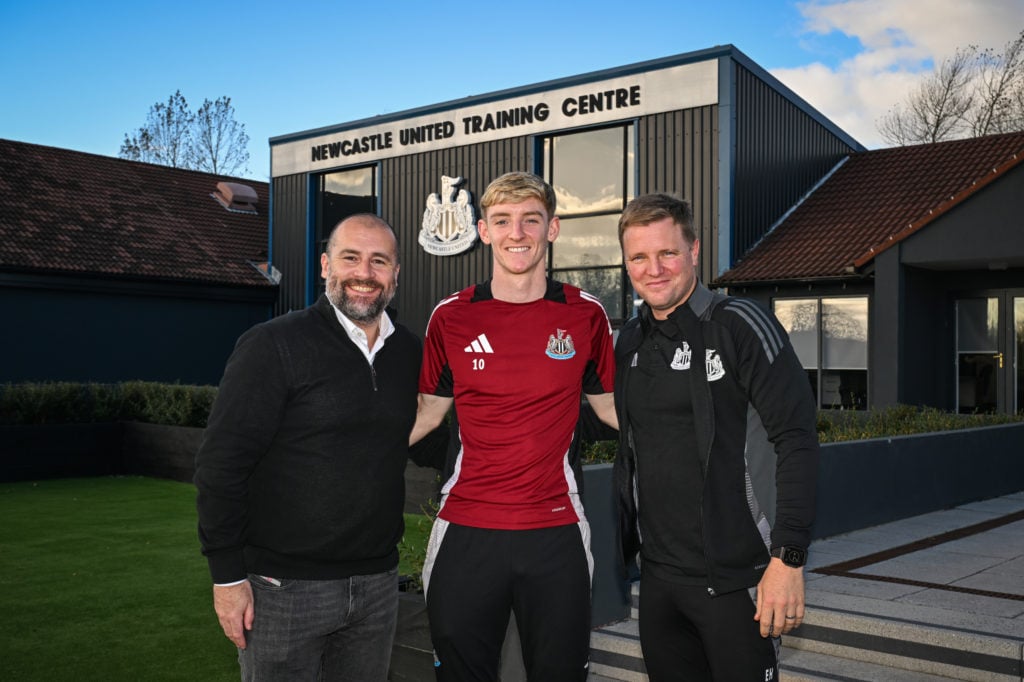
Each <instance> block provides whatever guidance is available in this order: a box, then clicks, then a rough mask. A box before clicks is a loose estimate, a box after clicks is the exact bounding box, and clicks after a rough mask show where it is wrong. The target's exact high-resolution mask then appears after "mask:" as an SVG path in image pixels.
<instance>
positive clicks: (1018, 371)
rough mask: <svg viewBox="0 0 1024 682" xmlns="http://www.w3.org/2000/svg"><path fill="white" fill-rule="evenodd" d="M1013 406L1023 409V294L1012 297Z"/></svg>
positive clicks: (1018, 410)
mask: <svg viewBox="0 0 1024 682" xmlns="http://www.w3.org/2000/svg"><path fill="white" fill-rule="evenodd" d="M1012 376H1013V406H1012V407H1011V410H1012V411H1013V412H1015V413H1020V412H1021V411H1024V296H1022V297H1016V298H1014V299H1013V372H1012Z"/></svg>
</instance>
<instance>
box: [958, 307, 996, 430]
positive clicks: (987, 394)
mask: <svg viewBox="0 0 1024 682" xmlns="http://www.w3.org/2000/svg"><path fill="white" fill-rule="evenodd" d="M999 336H1000V334H999V298H997V297H987V298H961V299H959V300H958V301H957V302H956V355H957V360H956V365H957V384H956V385H957V411H958V412H960V413H962V414H974V413H993V412H1000V411H1003V410H1004V409H1005V408H1004V406H1003V405H1002V404H1001V403H1002V402H1003V401H1002V400H1001V398H1002V391H1001V390H1000V386H1001V382H1002V379H1001V377H1002V375H1003V368H1004V366H1005V358H1004V357H1003V353H1002V352H1000V350H999Z"/></svg>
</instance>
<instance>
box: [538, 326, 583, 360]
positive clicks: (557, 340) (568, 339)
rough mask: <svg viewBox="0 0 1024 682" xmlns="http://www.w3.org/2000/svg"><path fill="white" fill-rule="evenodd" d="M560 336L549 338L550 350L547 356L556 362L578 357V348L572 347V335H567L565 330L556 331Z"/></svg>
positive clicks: (548, 349) (547, 351)
mask: <svg viewBox="0 0 1024 682" xmlns="http://www.w3.org/2000/svg"><path fill="white" fill-rule="evenodd" d="M555 332H556V333H557V334H558V336H557V337H556V336H555V335H554V334H551V335H550V336H548V348H547V350H546V351H544V353H545V355H547V356H548V357H549V358H554V359H555V360H568V359H569V358H571V357H572V356H574V355H576V348H575V347H574V346H573V345H572V334H566V333H565V330H564V329H556V330H555Z"/></svg>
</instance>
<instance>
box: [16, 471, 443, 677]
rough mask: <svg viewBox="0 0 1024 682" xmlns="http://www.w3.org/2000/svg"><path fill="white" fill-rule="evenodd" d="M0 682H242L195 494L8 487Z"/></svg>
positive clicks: (409, 524) (157, 486) (72, 484)
mask: <svg viewBox="0 0 1024 682" xmlns="http://www.w3.org/2000/svg"><path fill="white" fill-rule="evenodd" d="M422 518H423V517H418V516H415V515H406V537H405V540H404V541H403V543H402V544H403V550H404V551H403V554H404V555H405V556H403V564H404V565H403V566H402V567H401V568H400V570H401V571H402V573H403V574H404V573H407V572H410V571H412V570H415V565H416V564H417V562H418V560H417V559H416V557H415V554H416V553H417V550H419V549H422V548H423V547H425V546H426V540H427V535H428V534H429V531H430V524H429V520H426V521H424V520H422ZM410 554H411V556H410ZM0 679H2V680H74V681H75V682H81V681H84V680H204V681H206V680H210V681H216V680H237V679H238V664H237V662H236V653H235V648H234V646H233V645H232V644H231V643H230V642H229V641H228V640H227V638H225V637H224V634H223V633H222V632H221V629H220V626H219V624H218V623H217V617H216V615H215V614H214V612H213V604H212V597H211V588H210V577H209V573H208V572H207V568H206V560H205V559H204V558H203V557H202V555H201V554H200V553H199V541H198V539H197V537H196V515H195V489H194V488H193V487H192V486H191V485H189V484H187V483H178V482H175V481H164V480H157V479H149V478H138V477H116V478H85V479H64V480H55V481H39V482H28V483H0Z"/></svg>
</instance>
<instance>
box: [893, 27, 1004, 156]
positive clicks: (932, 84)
mask: <svg viewBox="0 0 1024 682" xmlns="http://www.w3.org/2000/svg"><path fill="white" fill-rule="evenodd" d="M877 128H878V132H879V133H881V135H882V137H883V138H884V139H885V140H886V141H887V142H889V143H890V144H896V145H906V144H917V143H927V142H939V141H942V140H952V139H958V138H964V137H978V136H981V135H991V134H994V133H1004V132H1011V131H1015V130H1024V31H1021V32H1020V34H1019V35H1018V36H1017V38H1016V39H1015V40H1012V41H1010V42H1009V43H1007V44H1006V46H1005V47H1004V49H1003V51H1002V52H1001V53H996V52H994V51H993V50H992V49H991V48H986V49H984V50H979V49H978V47H977V46H975V45H970V46H968V47H966V48H962V49H957V51H956V53H955V54H954V55H953V56H952V57H950V58H948V59H946V60H945V61H943V62H942V64H940V65H939V66H938V68H936V70H935V71H934V72H932V73H931V74H929V75H927V76H926V77H925V78H924V80H923V81H922V82H921V83H920V85H918V87H917V88H915V89H914V90H912V91H911V92H910V94H908V95H907V97H906V99H905V100H904V102H903V103H902V104H897V105H895V106H894V107H893V108H892V109H890V110H889V112H888V113H887V114H886V115H885V116H883V117H882V118H881V119H880V120H879V121H878V123H877Z"/></svg>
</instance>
